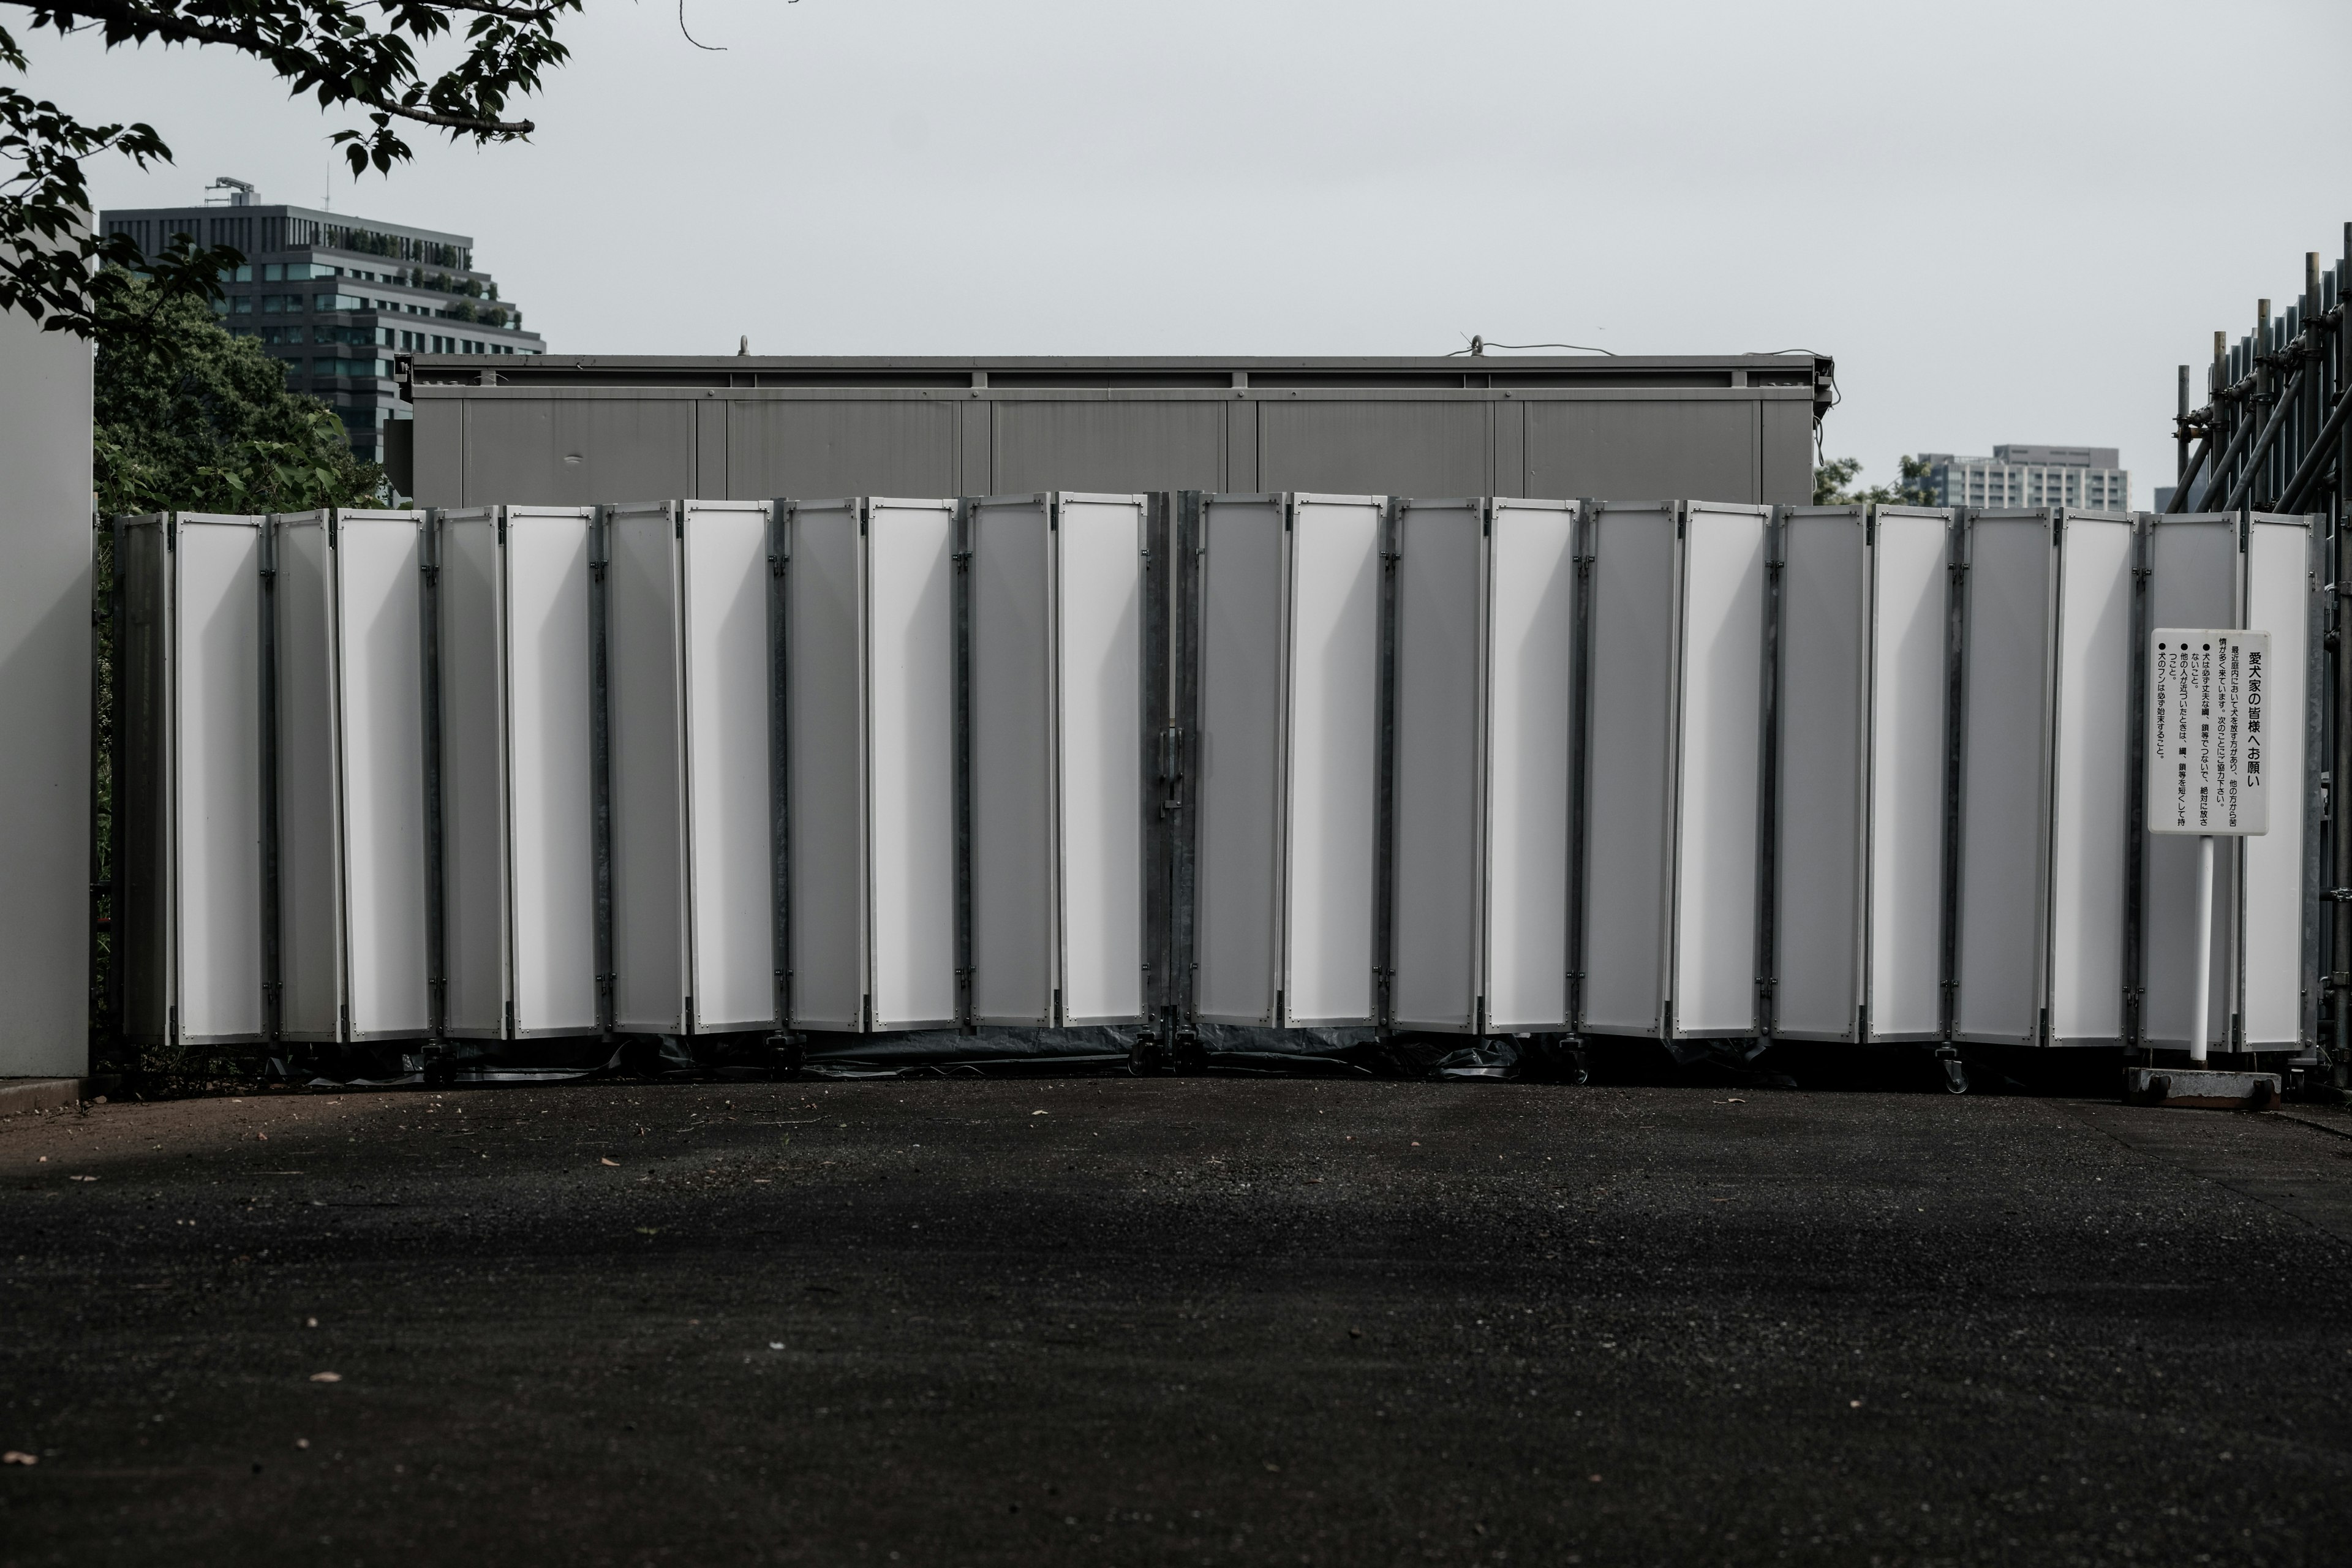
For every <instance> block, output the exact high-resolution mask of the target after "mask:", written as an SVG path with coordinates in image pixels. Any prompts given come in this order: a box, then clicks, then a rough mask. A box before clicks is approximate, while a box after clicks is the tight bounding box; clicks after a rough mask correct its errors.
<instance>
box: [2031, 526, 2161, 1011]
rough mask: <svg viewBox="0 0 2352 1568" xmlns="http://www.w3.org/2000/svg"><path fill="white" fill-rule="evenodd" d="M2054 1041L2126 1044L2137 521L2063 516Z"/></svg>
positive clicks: (2053, 880)
mask: <svg viewBox="0 0 2352 1568" xmlns="http://www.w3.org/2000/svg"><path fill="white" fill-rule="evenodd" d="M2059 527H2060V531H2061V532H2060V541H2059V604H2058V639H2057V642H2058V680H2057V700H2056V701H2055V703H2054V704H2053V723H2054V725H2055V737H2054V744H2053V755H2054V761H2055V768H2054V776H2053V779H2052V796H2053V813H2054V816H2053V829H2052V836H2051V871H2050V955H2049V963H2050V968H2049V980H2048V984H2049V996H2050V1001H2049V1007H2050V1025H2049V1037H2048V1043H2049V1044H2052V1045H2062V1046H2063V1045H2121V1044H2122V1043H2123V1038H2124V997H2123V987H2124V921H2125V909H2124V904H2125V900H2126V897H2127V895H2128V893H2129V888H2128V885H2127V880H2126V864H2127V857H2128V856H2129V855H2130V854H2131V852H2132V850H2133V848H2134V846H2133V844H2132V842H2131V830H2130V827H2129V826H2128V818H2127V816H2126V812H2127V809H2128V807H2129V804H2130V800H2131V796H2132V792H2133V791H2134V790H2135V789H2137V787H2138V782H2139V781H2138V780H2137V779H2136V778H2134V777H2133V776H2132V771H2131V731H2132V707H2133V704H2132V661H2133V659H2134V658H2136V657H2137V650H2136V649H2135V648H2134V647H2133V640H2134V639H2133V637H2132V568H2133V566H2134V565H2135V564H2136V562H2135V559H2134V554H2135V552H2134V541H2135V525H2134V523H2133V520H2132V519H2131V518H2130V517H2129V516H2127V515H2124V514H2121V513H2101V512H2074V511H2069V512H2064V513H2062V514H2061V517H2060V523H2059Z"/></svg>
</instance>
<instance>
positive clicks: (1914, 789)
mask: <svg viewBox="0 0 2352 1568" xmlns="http://www.w3.org/2000/svg"><path fill="white" fill-rule="evenodd" d="M1873 528H1874V539H1873V542H1872V546H1871V573H1872V586H1871V614H1870V654H1869V658H1870V721H1869V744H1870V774H1869V778H1870V837H1869V846H1868V849H1867V851H1866V853H1867V857H1868V871H1869V894H1868V901H1867V908H1868V910H1869V921H1870V923H1869V931H1868V942H1869V954H1870V958H1869V970H1868V983H1869V984H1868V991H1867V993H1866V997H1865V999H1866V1001H1867V1003H1868V1005H1869V1013H1868V1016H1867V1026H1868V1028H1869V1031H1870V1037H1871V1038H1872V1039H1874V1040H1921V1039H1933V1038H1935V1037H1937V1034H1938V1032H1939V1031H1940V1030H1941V1028H1942V1026H1943V1024H1942V991H1943V941H1944V928H1943V920H1944V826H1945V817H1944V810H1945V800H1944V793H1945V779H1944V769H1945V751H1946V742H1947V732H1948V718H1949V695H1948V694H1949V690H1950V679H1949V670H1948V663H1947V660H1948V642H1949V640H1950V626H1949V620H1950V605H1951V571H1950V551H1951V537H1952V518H1951V515H1950V514H1949V513H1948V512H1944V511H1930V510H1906V509H1903V508H1896V507H1881V508H1879V509H1878V512H1877V515H1876V517H1875V519H1874V524H1873ZM1787 809H1788V807H1787V806H1786V805H1785V804H1784V805H1783V806H1782V810H1783V811H1784V812H1785V811H1786V810H1787Z"/></svg>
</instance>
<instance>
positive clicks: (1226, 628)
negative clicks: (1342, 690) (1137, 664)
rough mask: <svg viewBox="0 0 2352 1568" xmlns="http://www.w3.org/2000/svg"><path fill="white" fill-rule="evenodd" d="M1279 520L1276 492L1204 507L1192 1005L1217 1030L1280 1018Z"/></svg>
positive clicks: (1282, 626) (1283, 567) (1283, 661)
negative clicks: (1277, 1005)
mask: <svg viewBox="0 0 2352 1568" xmlns="http://www.w3.org/2000/svg"><path fill="white" fill-rule="evenodd" d="M1284 523H1285V509H1284V503H1283V498H1282V497H1280V496H1270V495H1255V496H1253V495H1218V496H1204V497H1202V500H1201V516H1200V525H1199V526H1200V534H1199V539H1198V542H1197V544H1196V546H1195V548H1196V549H1197V551H1198V552H1199V557H1200V559H1199V571H1200V587H1199V604H1200V614H1199V625H1198V627H1197V637H1198V642H1197V647H1198V650H1199V661H1200V674H1199V680H1200V719H1199V722H1200V731H1201V732H1200V735H1199V737H1198V742H1197V745H1196V746H1195V749H1194V753H1193V768H1194V770H1195V773H1196V774H1197V779H1196V783H1195V785H1194V790H1193V796H1194V800H1195V801H1196V803H1197V805H1196V810H1195V817H1196V824H1197V825H1196V826H1195V829H1194V832H1195V835H1196V838H1195V846H1194V863H1193V864H1194V870H1193V878H1194V882H1193V886H1194V895H1193V898H1194V921H1195V926H1194V953H1195V968H1196V973H1195V974H1194V976H1193V984H1194V993H1193V1005H1194V1010H1195V1011H1196V1012H1197V1014H1198V1016H1200V1017H1202V1019H1204V1020H1206V1021H1208V1022H1210V1023H1218V1024H1259V1025H1271V1024H1273V1023H1274V1022H1275V1021H1276V1019H1275V990H1276V985H1277V984H1278V982H1277V981H1276V973H1277V970H1278V966H1279V962H1280V955H1279V952H1278V943H1279V930H1280V928H1279V921H1280V910H1281V906H1282V867H1283V859H1282V820H1281V802H1282V799H1283V794H1282V766H1283V725H1284V718H1285V714H1286V711H1287V709H1286V703H1285V700H1284V692H1285V690H1286V683H1287V680H1288V675H1287V666H1288V660H1287V657H1286V650H1287V648H1288V646H1289V640H1288V619H1289V609H1288V606H1289V598H1290V596H1289V592H1288V588H1287V584H1286V574H1287V573H1288V571H1289V568H1290V553H1289V551H1288V549H1287V547H1286V546H1287V542H1288V540H1287V534H1286V531H1285V527H1284Z"/></svg>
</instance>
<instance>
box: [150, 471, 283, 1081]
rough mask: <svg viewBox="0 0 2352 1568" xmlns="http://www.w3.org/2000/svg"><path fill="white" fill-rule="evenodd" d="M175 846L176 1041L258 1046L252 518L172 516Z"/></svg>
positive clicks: (256, 524) (256, 537)
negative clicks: (174, 534) (174, 525)
mask: <svg viewBox="0 0 2352 1568" xmlns="http://www.w3.org/2000/svg"><path fill="white" fill-rule="evenodd" d="M178 531H179V544H178V548H177V550H176V551H175V552H173V553H174V555H175V556H176V558H177V569H178V582H177V583H176V584H174V595H173V597H174V601H175V602H174V603H173V615H172V621H173V627H172V629H173V666H174V668H173V707H174V711H173V716H172V729H173V736H174V739H175V740H176V742H178V744H177V748H176V749H177V752H178V754H177V757H176V759H175V762H176V768H175V772H176V790H175V795H176V798H175V800H174V801H173V817H174V821H173V847H174V850H175V855H174V859H175V860H176V862H177V864H176V866H175V867H174V869H173V880H174V884H175V891H176V894H177V898H176V903H177V905H178V908H177V910H176V911H175V913H176V920H177V923H178V928H179V955H178V968H179V993H180V996H179V1033H180V1038H181V1039H182V1040H184V1041H187V1042H190V1043H195V1042H202V1041H231V1040H240V1041H242V1040H257V1039H259V1038H261V1037H262V1035H263V1033H264V1030H265V1027H266V1022H267V1020H266V1016H265V1015H264V1012H263V1005H262V992H261V980H262V929H261V831H262V825H261V805H262V789H261V755H262V753H261V528H260V519H258V518H250V517H206V516H202V515H199V514H196V513H193V512H183V513H181V514H180V516H179V518H178Z"/></svg>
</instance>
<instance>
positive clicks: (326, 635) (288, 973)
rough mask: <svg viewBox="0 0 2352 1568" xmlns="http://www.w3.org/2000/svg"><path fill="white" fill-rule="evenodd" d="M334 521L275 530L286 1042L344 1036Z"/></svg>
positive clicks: (306, 516)
mask: <svg viewBox="0 0 2352 1568" xmlns="http://www.w3.org/2000/svg"><path fill="white" fill-rule="evenodd" d="M329 515H330V514H328V513H326V512H323V511H310V512H298V513H293V514H289V515H285V516H278V517H273V518H272V519H271V520H270V523H269V532H270V552H271V559H272V562H273V563H274V565H275V566H276V568H277V572H278V577H277V589H276V592H275V595H274V597H275V599H276V601H277V619H278V626H277V633H278V635H277V637H276V639H275V640H276V660H275V664H276V672H277V681H276V703H277V709H278V712H277V720H278V987H279V989H278V1032H279V1034H280V1035H282V1036H283V1037H285V1038H287V1039H289V1040H336V1039H340V1038H341V1037H342V1036H341V1022H342V995H343V957H342V951H343V950H342V936H343V917H342V901H343V874H342V857H341V824H342V802H341V789H340V787H339V782H338V781H339V779H340V777H341V773H340V770H339V768H338V767H337V764H336V756H335V721H336V720H335V710H336V701H335V686H336V680H335V638H334V614H335V611H334V554H333V552H332V551H331V549H330V547H329V545H328V517H329Z"/></svg>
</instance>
